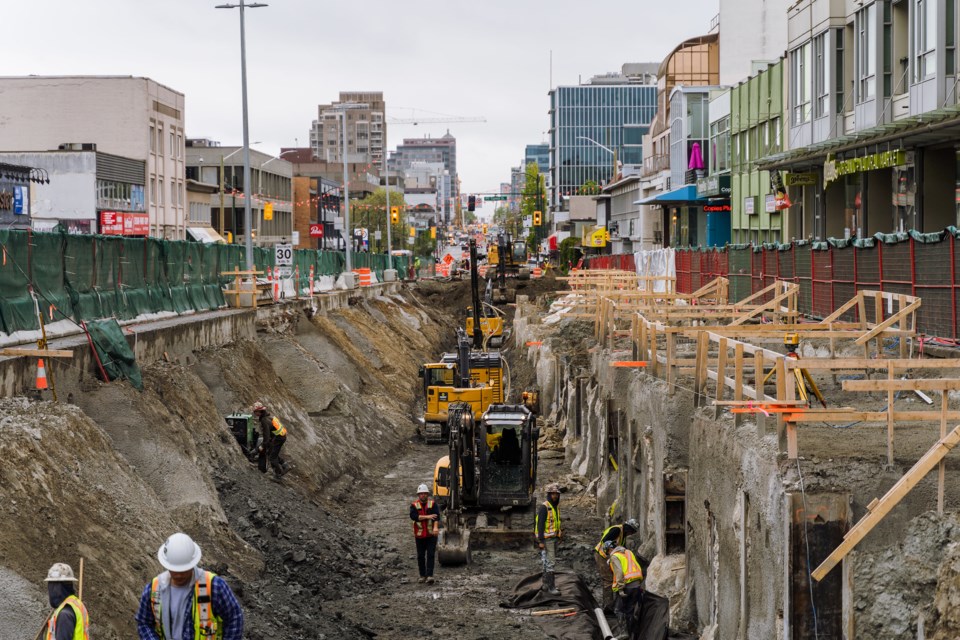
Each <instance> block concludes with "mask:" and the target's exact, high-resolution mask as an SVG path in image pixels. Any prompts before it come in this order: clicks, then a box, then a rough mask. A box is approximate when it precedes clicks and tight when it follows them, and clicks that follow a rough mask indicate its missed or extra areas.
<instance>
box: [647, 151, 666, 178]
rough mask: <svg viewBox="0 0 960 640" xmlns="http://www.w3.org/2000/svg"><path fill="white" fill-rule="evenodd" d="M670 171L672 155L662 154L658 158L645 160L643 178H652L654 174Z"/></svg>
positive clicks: (652, 157)
mask: <svg viewBox="0 0 960 640" xmlns="http://www.w3.org/2000/svg"><path fill="white" fill-rule="evenodd" d="M669 169H670V154H669V153H662V154H660V155H656V156H650V157H649V158H644V159H643V173H642V174H641V175H643V176H645V177H646V176H652V175H654V174H657V173H660V172H661V171H668V170H669Z"/></svg>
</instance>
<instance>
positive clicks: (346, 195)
mask: <svg viewBox="0 0 960 640" xmlns="http://www.w3.org/2000/svg"><path fill="white" fill-rule="evenodd" d="M340 115H341V116H343V121H342V122H343V132H342V133H343V136H342V138H343V151H342V152H341V155H340V161H341V162H342V163H343V194H342V195H343V226H344V227H346V231H347V243H346V251H345V257H346V260H345V267H344V269H345V270H346V272H347V273H350V272H351V271H353V261H352V260H351V257H350V250H351V249H352V248H353V246H352V245H353V230H352V229H351V228H350V186H349V185H348V184H347V111H346V109H343V108H342V107H341V109H340Z"/></svg>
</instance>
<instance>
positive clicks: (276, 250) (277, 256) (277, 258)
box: [273, 243, 293, 267]
mask: <svg viewBox="0 0 960 640" xmlns="http://www.w3.org/2000/svg"><path fill="white" fill-rule="evenodd" d="M273 257H274V261H273V264H274V265H275V266H277V267H292V266H293V245H292V244H290V243H284V244H276V245H274V247H273Z"/></svg>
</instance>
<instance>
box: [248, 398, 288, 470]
mask: <svg viewBox="0 0 960 640" xmlns="http://www.w3.org/2000/svg"><path fill="white" fill-rule="evenodd" d="M253 415H254V417H255V418H256V419H257V421H258V422H259V423H260V433H262V434H263V444H262V445H261V446H260V471H262V472H263V473H266V472H267V464H266V460H267V459H269V460H270V467H271V468H272V469H273V475H274V477H276V478H280V476H282V475H283V474H285V473H286V472H287V471H288V470H289V469H288V467H287V464H286V463H285V462H284V461H283V460H282V459H281V458H280V450H281V449H283V445H284V444H285V443H286V442H287V428H286V427H284V426H283V423H281V422H280V419H279V418H277V417H275V416H272V415H270V412H269V411H268V410H267V407H266V405H264V404H263V403H262V402H259V401H258V402H255V403H253Z"/></svg>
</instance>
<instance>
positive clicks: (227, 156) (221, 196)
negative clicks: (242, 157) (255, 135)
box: [220, 143, 259, 238]
mask: <svg viewBox="0 0 960 640" xmlns="http://www.w3.org/2000/svg"><path fill="white" fill-rule="evenodd" d="M254 144H259V143H254ZM241 151H243V148H242V147H241V148H240V149H237V150H236V151H233V152H231V153H228V154H227V155H226V156H224V155H223V154H222V153H221V154H220V237H221V238H222V237H223V234H224V231H225V229H224V225H223V223H224V220H223V218H224V211H223V209H224V206H223V178H224V171H223V162H224V160H229V159H230V158H232V157H233V156H235V155H237V154H238V153H240V152H241ZM236 200H237V199H236V197H234V199H233V201H234V204H235V203H236ZM234 215H235V214H234V212H233V206H231V207H230V217H231V218H232V217H233V216H234ZM234 231H236V229H234Z"/></svg>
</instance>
